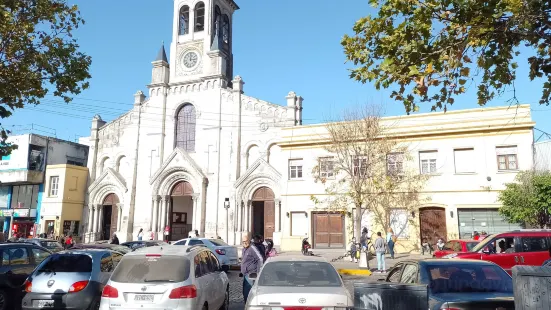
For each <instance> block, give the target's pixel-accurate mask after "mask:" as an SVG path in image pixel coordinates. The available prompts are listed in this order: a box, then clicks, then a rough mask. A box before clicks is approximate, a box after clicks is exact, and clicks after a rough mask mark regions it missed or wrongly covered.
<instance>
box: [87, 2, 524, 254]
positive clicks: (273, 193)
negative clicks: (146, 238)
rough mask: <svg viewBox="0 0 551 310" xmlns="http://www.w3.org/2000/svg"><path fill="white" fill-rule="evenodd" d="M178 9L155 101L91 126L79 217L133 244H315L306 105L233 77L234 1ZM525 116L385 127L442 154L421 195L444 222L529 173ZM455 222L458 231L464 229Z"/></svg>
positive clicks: (494, 111) (316, 151)
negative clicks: (461, 157) (470, 164)
mask: <svg viewBox="0 0 551 310" xmlns="http://www.w3.org/2000/svg"><path fill="white" fill-rule="evenodd" d="M199 3H204V4H205V20H204V21H203V22H202V23H201V19H200V18H199V22H200V23H199V24H200V25H204V30H201V27H199V28H198V29H196V28H197V27H195V26H194V23H195V22H196V18H195V16H196V15H197V16H201V12H200V11H201V10H200V4H199ZM174 5H175V7H174V21H175V22H174V29H173V30H174V36H173V42H172V44H171V48H170V50H171V53H170V65H169V61H168V59H167V58H166V55H165V53H164V49H161V51H160V52H159V56H158V57H157V60H156V61H154V62H153V74H152V83H151V84H150V85H149V86H148V88H149V97H148V98H147V99H146V97H145V95H144V94H143V93H141V92H138V93H137V94H136V95H135V105H134V108H133V109H132V110H130V111H129V112H128V113H126V114H124V115H122V116H121V117H119V118H118V119H116V120H114V121H112V122H110V123H108V124H106V123H105V122H103V121H102V120H101V117H100V116H96V117H95V118H94V120H93V121H92V131H91V137H90V143H89V145H90V150H91V153H90V155H91V156H89V162H88V167H89V171H90V182H89V188H88V191H89V197H88V210H87V211H88V212H87V214H85V215H84V218H83V221H84V222H87V223H88V225H87V227H88V234H87V237H88V240H94V239H107V238H108V237H111V236H106V232H108V229H109V227H111V226H109V225H106V223H109V224H110V225H113V226H112V230H111V231H116V232H117V235H118V237H119V239H120V240H121V242H122V241H126V240H129V239H135V238H136V235H137V232H138V231H139V229H140V228H143V229H144V230H145V231H152V232H153V233H154V234H155V237H156V238H162V237H161V236H162V234H163V230H164V228H165V227H166V226H169V227H170V232H171V238H172V239H177V238H179V237H186V236H187V233H188V232H189V231H190V230H191V231H193V230H198V231H199V233H200V234H201V235H205V236H208V237H216V236H220V237H222V238H223V239H225V240H226V241H227V242H228V243H230V244H234V243H239V242H240V237H241V234H243V233H251V232H262V229H264V231H265V232H266V231H267V232H268V234H267V235H270V237H273V239H274V241H275V243H276V244H278V245H281V246H282V247H283V248H284V249H285V248H286V249H295V250H298V249H299V248H298V247H299V246H300V240H301V239H302V238H303V237H304V236H309V237H311V238H312V237H313V235H314V232H313V227H312V220H311V218H312V212H313V211H315V210H314V207H313V203H312V201H311V200H310V196H311V195H316V194H321V193H323V188H322V187H321V185H320V184H317V183H315V182H314V179H313V178H311V177H310V175H309V174H310V172H311V170H312V165H314V164H315V163H317V158H318V157H319V156H322V155H323V148H322V143H323V139H322V140H319V136H320V135H321V136H323V131H324V128H325V127H324V125H323V124H321V125H314V126H302V125H301V124H302V101H303V99H302V97H300V96H297V95H296V94H295V93H294V92H290V93H289V94H288V95H287V97H286V104H285V105H277V104H273V103H269V102H266V101H262V100H259V99H256V98H253V97H249V96H247V95H245V94H244V92H243V85H244V82H243V80H242V79H241V78H240V77H239V76H236V77H235V78H233V79H232V80H230V79H231V76H232V68H233V63H232V53H231V21H232V14H233V11H234V10H236V9H237V6H236V5H235V3H234V2H233V1H231V0H211V1H203V2H201V1H192V0H177V1H174ZM186 5H187V6H188V7H189V13H188V15H186V13H185V12H187V11H186V7H185V6H186ZM198 6H199V7H198ZM217 7H218V8H219V9H217ZM197 8H199V9H197ZM218 10H219V12H220V14H215V13H214V12H217V11H218ZM198 12H199V13H198ZM180 13H182V14H183V15H184V17H183V19H184V20H187V21H188V22H187V23H185V24H186V25H191V26H192V27H189V29H188V30H187V31H185V29H182V30H181V29H180V25H181V24H182V23H183V22H182V21H181V19H180ZM216 16H220V18H219V19H218V20H219V22H215V20H217V18H216ZM224 16H227V18H224ZM224 20H226V21H227V22H226V23H229V24H228V25H227V27H226V26H225V24H224V22H223V21H224ZM189 21H191V23H190V22H189ZM216 25H218V27H217V26H216ZM214 29H219V31H218V32H216V31H214ZM225 29H226V30H225ZM282 97H283V96H282ZM519 109H520V110H521V112H522V113H523V114H521V113H520V112H519V113H518V116H517V121H516V122H514V123H510V122H508V121H509V120H510V119H511V117H513V116H514V111H513V113H512V114H511V112H510V111H507V110H506V109H505V108H489V109H476V110H468V111H459V112H448V113H446V114H444V113H432V114H420V115H415V116H409V117H402V118H387V119H388V120H389V121H393V122H397V123H399V126H398V127H397V134H399V135H401V136H403V137H404V138H406V137H407V139H406V140H407V141H410V142H414V143H413V144H414V145H415V146H416V148H417V149H416V152H418V151H419V150H433V151H434V150H437V151H438V158H437V160H438V162H439V163H440V162H441V163H442V165H438V171H437V173H436V175H435V176H434V177H433V178H432V180H431V181H430V182H429V184H428V185H427V191H426V193H427V195H431V197H432V198H433V199H432V202H433V205H437V206H444V207H445V208H446V213H449V211H454V210H457V208H459V207H461V206H462V205H467V206H473V207H475V208H477V207H484V206H491V207H493V208H494V207H497V206H498V205H497V202H496V193H497V191H498V190H499V189H501V188H502V187H503V183H504V182H509V181H510V180H512V179H513V177H514V174H515V171H516V170H518V169H529V168H531V165H532V164H531V163H532V160H531V156H532V128H533V125H534V124H533V123H532V120H531V117H530V110H529V107H527V106H522V107H520V108H519ZM525 112H526V113H525ZM521 115H522V116H521ZM499 146H508V147H511V146H516V149H515V150H516V151H517V152H518V169H514V171H498V169H497V167H496V147H499ZM454 148H473V149H474V152H475V156H476V158H477V161H476V163H475V166H476V167H475V170H474V172H469V173H460V174H456V173H454V165H453V162H454V161H453V159H454V153H453V151H454ZM479 158H483V160H478V159H479ZM293 159H301V160H302V162H301V161H290V160H293ZM290 163H291V164H293V165H295V166H294V167H295V168H296V167H298V165H299V164H302V166H301V167H302V174H303V176H302V178H301V179H297V180H289V170H290V168H289V164H290ZM295 168H293V169H295ZM294 173H296V170H295V172H294ZM487 177H491V181H487ZM182 182H183V183H182ZM264 188H268V189H269V190H265V191H264V190H263V189H264ZM111 194H115V195H116V199H115V200H113V199H112V197H113V196H112V195H111ZM108 196H109V197H110V198H109V199H108V200H109V201H108V202H107V203H106V202H105V199H106V197H108ZM226 201H228V202H229V204H228V202H226ZM106 205H107V206H109V207H107V208H106V207H105V206H106ZM225 206H226V207H228V209H226V208H225ZM106 210H109V211H106ZM255 210H256V211H255ZM109 212H110V213H111V214H112V215H111V216H110V217H109V216H105V214H107V213H109ZM256 212H260V213H262V214H264V216H263V218H262V219H259V218H260V217H262V216H260V217H259V213H256ZM296 212H302V213H303V215H302V218H301V215H300V214H298V215H297V214H295V213H296ZM115 213H116V214H115ZM113 214H115V215H113ZM255 214H256V216H255ZM288 214H289V215H288ZM291 218H294V220H295V224H294V225H293V226H294V227H295V233H293V236H291V223H290V222H291ZM448 222H449V224H448V227H450V229H451V230H452V231H453V227H457V225H458V224H457V220H455V226H454V220H453V219H449V221H448ZM297 223H300V225H299V224H297ZM105 226H108V227H107V228H105ZM260 226H262V229H260V228H259V227H260ZM102 227H104V228H102ZM297 231H299V232H298V233H297ZM345 234H346V232H343V235H345Z"/></svg>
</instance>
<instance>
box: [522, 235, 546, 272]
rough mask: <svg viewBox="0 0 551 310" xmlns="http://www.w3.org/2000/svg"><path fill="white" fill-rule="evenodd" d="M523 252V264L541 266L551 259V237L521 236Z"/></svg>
mask: <svg viewBox="0 0 551 310" xmlns="http://www.w3.org/2000/svg"><path fill="white" fill-rule="evenodd" d="M520 244H521V246H522V253H519V256H520V257H519V259H520V264H521V265H527V266H541V265H542V264H543V262H544V261H546V260H548V259H549V239H548V238H547V236H527V237H520Z"/></svg>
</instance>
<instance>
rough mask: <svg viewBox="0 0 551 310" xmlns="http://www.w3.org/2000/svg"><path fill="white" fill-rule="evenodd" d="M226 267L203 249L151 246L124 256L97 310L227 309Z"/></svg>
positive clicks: (227, 283)
mask: <svg viewBox="0 0 551 310" xmlns="http://www.w3.org/2000/svg"><path fill="white" fill-rule="evenodd" d="M228 269H229V266H227V265H220V263H219V262H218V259H217V258H216V256H215V255H214V254H213V253H212V251H210V250H209V249H207V248H206V247H203V246H169V247H166V246H165V247H161V246H153V247H146V248H142V249H140V250H139V251H135V252H131V253H128V254H127V255H125V256H124V257H123V258H122V260H121V261H120V263H119V265H118V266H117V268H115V271H114V272H113V274H112V275H111V278H110V279H109V282H108V283H107V285H106V286H105V288H104V289H103V293H102V297H101V306H100V310H109V309H111V306H112V305H115V304H116V305H117V307H119V308H124V309H143V310H146V309H160V308H162V309H182V310H183V309H203V310H205V309H228V307H229V280H228V276H227V275H226V272H227V271H228Z"/></svg>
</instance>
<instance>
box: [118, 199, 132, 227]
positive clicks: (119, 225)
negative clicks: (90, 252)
mask: <svg viewBox="0 0 551 310" xmlns="http://www.w3.org/2000/svg"><path fill="white" fill-rule="evenodd" d="M117 212H119V214H118V215H119V216H117V229H116V231H120V230H121V228H122V203H117ZM132 233H134V232H132Z"/></svg>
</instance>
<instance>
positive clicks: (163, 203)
mask: <svg viewBox="0 0 551 310" xmlns="http://www.w3.org/2000/svg"><path fill="white" fill-rule="evenodd" d="M160 218H161V221H160V222H161V227H160V229H159V231H162V232H163V233H164V231H165V226H166V199H163V198H162V197H161V214H160Z"/></svg>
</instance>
